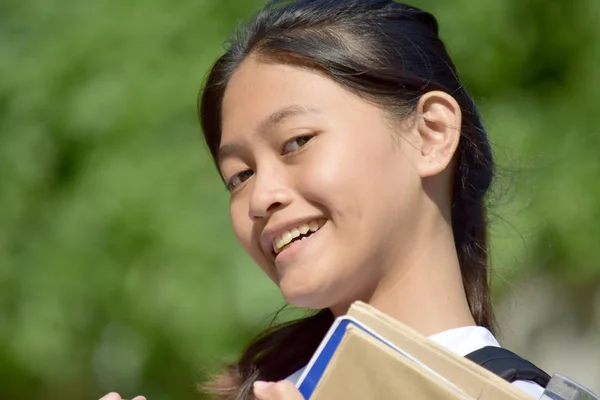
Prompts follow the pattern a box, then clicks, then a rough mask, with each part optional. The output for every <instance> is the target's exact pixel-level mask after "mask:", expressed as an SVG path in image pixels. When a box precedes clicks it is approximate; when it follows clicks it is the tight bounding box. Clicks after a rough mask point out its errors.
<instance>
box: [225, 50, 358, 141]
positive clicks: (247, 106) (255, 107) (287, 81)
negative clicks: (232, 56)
mask: <svg viewBox="0 0 600 400" xmlns="http://www.w3.org/2000/svg"><path fill="white" fill-rule="evenodd" d="M351 98H355V99H351ZM357 101H360V99H359V98H358V97H356V96H354V95H353V94H351V93H350V92H348V91H347V90H345V89H344V88H342V87H341V86H340V85H338V84H337V83H336V82H334V81H333V80H332V79H329V78H327V77H326V76H324V75H323V74H320V73H318V72H315V71H311V70H308V69H304V68H300V67H295V66H291V65H285V64H271V63H264V62H261V61H259V60H258V59H257V58H256V57H253V56H250V57H248V58H247V59H246V60H244V61H243V62H242V63H241V64H240V66H239V67H238V69H237V70H236V71H235V73H234V74H233V76H232V77H231V80H230V81H229V84H228V85H227V89H226V90H225V95H224V97H223V107H222V124H223V126H222V131H223V136H225V135H227V134H228V133H230V132H239V131H240V130H244V131H248V130H249V129H255V128H256V127H257V125H258V124H259V123H260V121H261V120H263V119H264V118H266V117H268V116H269V115H270V114H271V113H273V112H275V111H276V110H278V109H281V108H283V107H288V106H291V105H301V106H303V107H307V108H313V109H318V110H320V111H322V112H327V111H329V112H332V111H333V110H340V107H345V106H346V107H347V106H349V104H348V102H350V103H353V102H357ZM354 106H356V105H354Z"/></svg>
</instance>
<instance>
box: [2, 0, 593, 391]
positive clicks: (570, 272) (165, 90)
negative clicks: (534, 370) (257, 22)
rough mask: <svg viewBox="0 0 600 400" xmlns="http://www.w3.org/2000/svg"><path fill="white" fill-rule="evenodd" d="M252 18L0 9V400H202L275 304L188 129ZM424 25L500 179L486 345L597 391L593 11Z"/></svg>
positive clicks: (571, 7)
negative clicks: (212, 69)
mask: <svg viewBox="0 0 600 400" xmlns="http://www.w3.org/2000/svg"><path fill="white" fill-rule="evenodd" d="M262 3H263V2H262V1H249V0H244V1H240V0H237V1H223V0H222V1H217V0H212V1H211V0H194V1H192V0H180V1H177V2H172V1H167V0H143V1H141V0H129V1H123V0H93V1H92V0H88V1H74V0H54V1H50V0H0V399H32V400H46V399H52V400H56V399H61V400H68V399H73V400H75V399H77V400H80V399H97V398H99V397H101V395H102V394H104V393H106V392H108V391H112V390H115V391H119V392H120V393H121V394H122V395H124V396H127V397H133V396H134V395H136V394H144V395H146V396H147V397H148V398H149V399H150V400H152V399H155V400H159V399H160V400H168V399H178V400H184V399H198V398H202V396H201V395H199V394H198V393H197V391H196V389H195V385H196V384H197V383H198V382H201V381H202V380H203V379H205V376H206V371H208V370H211V369H212V368H213V367H214V366H215V365H216V364H218V363H219V362H221V361H223V360H230V359H232V358H233V357H234V356H235V355H236V354H237V353H238V352H239V351H240V350H241V349H242V348H243V346H244V344H245V343H246V341H247V340H248V339H249V338H250V337H251V336H252V335H253V334H255V333H257V332H258V331H259V330H260V329H261V328H262V327H264V326H265V325H266V324H267V323H268V322H269V321H270V318H271V317H272V315H273V312H274V311H275V310H276V309H278V308H279V306H281V305H282V304H283V301H282V299H281V297H280V295H279V294H278V292H277V290H276V288H275V287H274V286H273V285H272V284H271V283H270V281H268V279H267V278H266V277H264V276H263V275H262V273H261V272H260V271H259V269H258V268H256V267H255V266H254V265H253V264H252V262H251V261H250V260H249V258H248V257H247V256H245V255H244V254H243V252H242V251H241V249H240V248H239V247H238V246H237V244H236V243H235V240H234V237H233V234H232V232H231V228H230V225H229V221H228V215H227V210H228V205H227V202H228V195H227V193H226V192H225V190H224V188H223V187H222V185H221V182H220V180H219V178H218V176H217V174H216V173H215V171H214V169H213V166H212V164H211V161H210V159H209V157H208V154H207V151H206V148H205V146H204V143H203V141H202V137H201V133H200V131H199V125H198V122H197V118H196V110H195V106H196V96H197V93H198V90H199V88H200V87H201V84H202V81H203V79H204V76H205V74H206V73H207V70H208V68H209V66H210V64H211V63H212V62H213V61H214V60H215V59H216V57H217V56H218V55H219V54H220V53H221V51H222V49H223V46H222V43H223V42H224V41H225V39H226V38H227V37H228V35H229V33H230V32H231V30H232V29H233V28H234V27H235V26H236V24H238V23H239V22H240V21H242V20H244V19H246V18H247V17H248V16H249V15H251V13H252V12H253V11H254V10H256V9H257V8H258V7H259V6H260V5H261V4H262ZM412 4H414V5H416V6H419V7H423V8H425V9H427V10H429V11H431V12H433V13H434V14H435V15H436V16H437V17H438V19H439V21H440V25H441V35H442V38H443V39H444V40H445V42H446V44H447V46H448V47H449V49H450V52H451V55H452V56H453V58H454V60H455V62H456V64H457V65H458V68H459V71H460V72H461V74H462V78H463V80H464V82H465V83H466V86H467V87H468V88H469V89H470V90H471V91H472V93H473V94H474V96H475V97H476V100H477V101H478V103H479V105H480V107H481V110H482V113H483V116H484V119H485V120H486V122H487V127H488V130H489V134H490V136H491V138H492V140H493V142H494V146H495V149H496V155H497V157H498V160H499V163H500V167H501V171H500V174H499V176H498V178H499V180H498V183H497V186H496V190H495V195H494V196H493V199H494V200H495V202H494V204H495V206H494V208H493V210H492V211H493V212H492V215H491V219H492V221H493V226H492V242H493V264H494V268H495V270H494V283H495V297H496V302H497V304H498V319H499V323H500V328H501V333H502V335H501V338H503V339H504V342H505V343H507V344H508V345H510V347H511V348H513V349H514V350H517V351H519V352H521V353H522V354H523V355H525V356H528V357H530V358H531V359H532V360H533V361H535V362H537V363H538V364H540V366H542V367H544V368H547V369H548V370H549V371H551V372H564V373H567V374H570V375H571V376H573V377H574V378H576V379H579V380H580V381H582V382H584V383H585V384H587V385H588V386H590V387H591V388H593V389H595V390H600V383H599V382H600V350H599V349H600V341H599V337H600V335H598V330H599V326H600V290H599V288H600V261H599V254H600V251H599V248H600V242H599V240H600V224H599V223H598V221H600V183H599V181H598V180H599V179H600V177H599V174H600V159H599V155H598V152H599V151H600V135H599V132H598V128H599V125H600V108H599V107H598V104H599V103H600V68H599V67H598V65H599V64H600V29H599V28H598V26H597V23H598V21H599V20H600V18H599V17H600V2H599V1H598V0H552V1H541V0H502V1H498V0H479V1H474V0H457V1H452V2H450V1H446V0H421V1H419V0H414V1H413V2H412Z"/></svg>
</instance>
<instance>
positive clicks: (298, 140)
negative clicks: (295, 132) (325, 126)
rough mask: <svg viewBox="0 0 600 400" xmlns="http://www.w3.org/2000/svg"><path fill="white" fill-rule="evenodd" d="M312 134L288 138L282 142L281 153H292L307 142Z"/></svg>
mask: <svg viewBox="0 0 600 400" xmlns="http://www.w3.org/2000/svg"><path fill="white" fill-rule="evenodd" d="M313 137H314V135H303V136H298V137H295V138H293V139H290V140H288V141H287V142H285V143H284V144H283V149H282V151H281V153H282V154H288V153H293V152H295V151H298V150H300V148H301V147H302V146H304V145H305V144H306V143H308V142H309V141H310V140H311V139H312V138H313Z"/></svg>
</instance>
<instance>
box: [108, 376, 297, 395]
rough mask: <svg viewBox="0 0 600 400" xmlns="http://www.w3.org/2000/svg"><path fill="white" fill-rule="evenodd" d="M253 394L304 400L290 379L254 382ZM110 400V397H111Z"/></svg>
mask: <svg viewBox="0 0 600 400" xmlns="http://www.w3.org/2000/svg"><path fill="white" fill-rule="evenodd" d="M254 395H255V396H256V398H257V399H258V400H304V397H302V395H301V394H300V392H299V391H298V389H297V388H296V386H294V384H293V383H292V382H290V381H287V380H286V381H279V382H263V381H256V382H254ZM111 400H112V399H111Z"/></svg>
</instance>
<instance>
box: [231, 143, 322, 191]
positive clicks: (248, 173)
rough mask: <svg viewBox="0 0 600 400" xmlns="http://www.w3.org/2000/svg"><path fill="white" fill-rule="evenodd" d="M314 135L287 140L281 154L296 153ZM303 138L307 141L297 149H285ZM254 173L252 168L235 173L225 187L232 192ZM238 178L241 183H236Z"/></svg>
mask: <svg viewBox="0 0 600 400" xmlns="http://www.w3.org/2000/svg"><path fill="white" fill-rule="evenodd" d="M314 136H315V135H302V136H297V137H295V138H293V139H290V140H288V141H286V142H285V143H284V144H283V147H282V150H281V155H283V156H285V155H288V154H290V153H294V152H296V151H299V150H300V149H302V148H303V147H304V146H306V144H307V143H308V142H310V141H311V140H312V139H313V138H314ZM301 139H306V141H305V142H303V143H302V144H300V145H299V146H298V148H297V149H295V150H290V151H286V150H285V147H286V146H287V145H288V144H290V143H294V142H298V141H300V140H301ZM253 174H254V172H253V171H252V170H249V169H246V170H243V171H240V172H238V173H237V174H235V175H233V176H232V177H231V178H230V179H229V180H228V181H227V183H226V184H225V187H226V188H227V190H228V191H229V192H232V191H233V190H235V188H236V187H238V186H239V185H241V184H242V183H244V182H245V181H246V179H248V178H250V177H251V176H252V175H253ZM244 178H245V179H244ZM236 179H238V180H239V183H235V184H234V183H233V182H234V180H236Z"/></svg>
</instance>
